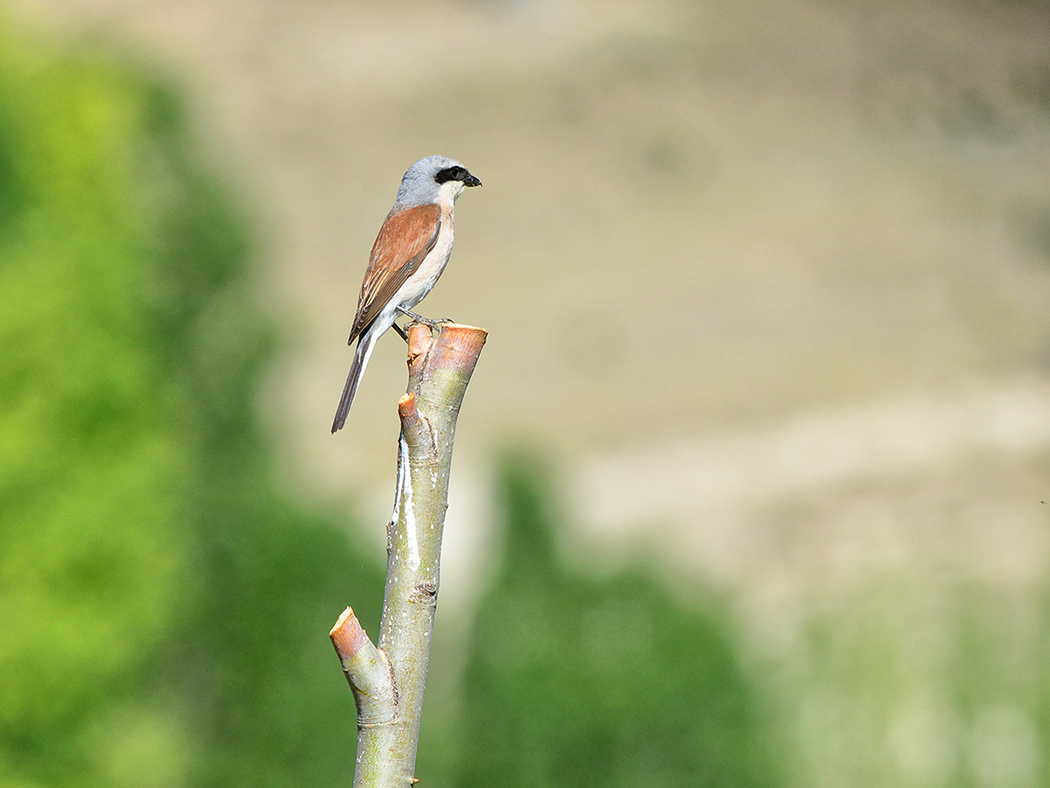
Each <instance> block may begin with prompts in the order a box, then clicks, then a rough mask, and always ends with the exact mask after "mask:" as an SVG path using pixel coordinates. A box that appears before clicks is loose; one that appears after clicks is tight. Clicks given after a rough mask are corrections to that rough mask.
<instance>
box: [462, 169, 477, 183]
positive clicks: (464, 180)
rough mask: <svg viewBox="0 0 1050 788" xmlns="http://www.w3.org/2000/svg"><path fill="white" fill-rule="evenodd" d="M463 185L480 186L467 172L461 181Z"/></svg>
mask: <svg viewBox="0 0 1050 788" xmlns="http://www.w3.org/2000/svg"><path fill="white" fill-rule="evenodd" d="M463 185H464V186H480V185H481V181H479V180H478V179H477V178H475V177H474V176H473V175H471V174H470V173H469V172H468V173H467V177H466V178H464V179H463Z"/></svg>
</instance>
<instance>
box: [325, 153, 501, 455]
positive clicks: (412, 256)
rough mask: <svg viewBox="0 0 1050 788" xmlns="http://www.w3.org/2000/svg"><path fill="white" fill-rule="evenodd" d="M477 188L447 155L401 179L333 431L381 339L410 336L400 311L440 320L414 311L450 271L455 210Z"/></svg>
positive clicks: (366, 292) (375, 256)
mask: <svg viewBox="0 0 1050 788" xmlns="http://www.w3.org/2000/svg"><path fill="white" fill-rule="evenodd" d="M472 186H481V181H480V180H478V179H477V178H476V177H475V176H473V175H472V174H471V173H470V172H469V171H468V170H467V168H466V167H464V166H463V165H462V164H461V163H460V162H458V161H456V160H455V159H450V158H449V157H447V156H426V157H424V158H422V159H420V160H419V161H417V162H416V163H415V164H413V165H412V166H411V167H409V168H408V169H407V170H406V171H405V174H404V176H403V177H402V178H401V186H400V187H399V188H398V190H397V198H396V199H395V200H394V207H393V208H391V209H390V213H388V214H387V216H386V219H385V220H383V225H382V227H380V228H379V235H378V236H376V240H375V244H373V246H372V253H371V255H370V256H369V258H368V267H367V268H366V269H365V280H364V282H363V283H362V285H361V294H360V296H359V297H358V300H357V314H356V315H355V316H354V322H353V326H352V327H351V329H350V338H349V339H348V340H347V344H348V345H353V344H354V340H357V349H356V350H355V351H354V360H353V362H352V363H351V364H350V374H349V375H347V378H346V385H345V386H344V387H343V396H342V397H341V398H340V400H339V408H338V409H337V410H336V412H335V420H334V421H333V422H332V434H333V435H334V434H335V433H336V432H338V431H339V430H340V429H342V428H343V425H344V424H346V417H347V414H348V413H349V412H350V405H351V404H353V401H354V395H355V394H356V393H357V387H358V385H360V383H361V376H362V375H363V374H364V372H365V366H366V365H367V364H368V358H369V356H371V355H372V348H373V347H375V344H376V340H378V339H379V337H380V336H382V335H383V334H384V333H386V330H387V329H388V328H391V327H393V328H394V329H395V330H396V331H397V333H398V334H400V335H401V338H402V339H406V340H407V335H406V334H405V332H404V331H403V330H402V329H401V327H400V326H399V325H398V324H397V323H396V322H395V321H396V319H397V317H398V315H402V314H403V315H406V316H408V317H410V318H412V319H413V320H414V321H417V322H421V323H427V324H430V325H433V324H434V321H428V320H426V319H425V318H421V317H420V316H419V315H417V314H416V313H414V312H412V311H410V310H411V309H412V307H414V306H415V305H416V304H418V303H419V302H420V301H422V300H423V299H424V298H425V297H426V296H427V294H428V293H429V292H430V291H431V290H432V289H433V287H434V285H435V284H436V283H437V280H438V277H440V276H441V274H442V272H443V271H444V270H445V266H446V265H447V264H448V258H449V255H450V254H451V253H452V241H453V237H454V233H453V228H452V218H453V209H454V208H455V205H456V200H458V199H459V196H460V195H461V194H462V193H463V191H464V189H466V188H467V187H472Z"/></svg>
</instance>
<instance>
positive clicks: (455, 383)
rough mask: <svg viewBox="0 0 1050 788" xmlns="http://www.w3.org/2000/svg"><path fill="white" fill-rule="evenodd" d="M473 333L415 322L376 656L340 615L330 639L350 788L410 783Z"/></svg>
mask: <svg viewBox="0 0 1050 788" xmlns="http://www.w3.org/2000/svg"><path fill="white" fill-rule="evenodd" d="M486 336H487V332H486V331H484V330H483V329H480V328H472V327H470V326H460V325H455V324H443V325H441V326H440V327H439V328H438V329H437V330H436V332H433V331H431V329H430V328H428V327H427V326H425V325H422V324H420V323H414V324H412V325H411V326H410V327H409V333H408V391H407V393H406V394H405V395H404V396H403V397H402V398H401V399H400V401H399V402H398V405H397V410H398V415H399V416H400V419H401V438H400V440H399V441H398V457H397V493H396V496H395V500H394V513H393V516H392V517H391V521H390V523H389V525H388V527H387V574H386V593H385V596H384V599H383V619H382V623H381V625H380V631H379V648H376V647H375V646H374V645H373V644H372V642H371V641H370V640H369V639H368V636H367V635H366V634H365V632H364V630H363V629H361V626H360V624H359V623H358V622H357V618H356V617H355V616H354V615H353V611H351V610H350V609H349V608H347V610H346V611H344V613H343V615H342V616H341V617H340V619H339V621H338V622H337V623H336V625H335V627H334V628H333V629H332V632H331V633H330V636H331V638H332V643H333V644H334V645H335V648H336V653H338V654H339V659H340V661H341V662H342V665H343V670H344V672H345V673H346V676H347V680H348V681H349V682H350V688H351V690H353V693H354V701H355V703H356V704H357V719H358V734H357V771H356V773H355V775H354V786H355V788H365V786H367V788H395V787H396V788H406V787H407V786H411V785H413V784H414V783H415V782H417V780H416V779H415V776H414V772H415V763H416V751H417V749H418V746H419V723H420V715H421V712H422V708H423V690H424V688H425V686H426V678H427V668H428V666H429V664H430V641H431V635H432V633H433V630H434V613H435V611H436V609H437V594H438V585H439V579H440V562H441V536H442V532H443V529H444V525H445V510H446V509H447V508H448V479H449V471H450V469H451V467H452V444H453V441H454V439H455V434H456V420H457V418H458V416H459V408H460V405H461V404H462V402H463V395H464V393H465V392H466V388H467V383H469V382H470V376H471V373H472V372H473V371H474V366H475V364H477V361H478V356H479V355H480V354H481V349H482V347H483V346H484V344H485V337H486Z"/></svg>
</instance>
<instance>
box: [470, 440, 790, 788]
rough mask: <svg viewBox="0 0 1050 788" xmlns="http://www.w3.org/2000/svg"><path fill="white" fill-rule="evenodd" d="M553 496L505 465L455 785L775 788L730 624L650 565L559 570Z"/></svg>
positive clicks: (531, 469) (520, 467)
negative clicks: (501, 545)
mask: <svg viewBox="0 0 1050 788" xmlns="http://www.w3.org/2000/svg"><path fill="white" fill-rule="evenodd" d="M546 488H547V485H546V483H545V482H544V480H543V477H542V475H541V474H540V473H539V472H538V470H537V466H536V465H534V464H531V463H529V462H523V461H521V460H515V461H512V462H510V463H509V464H508V465H507V467H506V469H505V471H504V479H503V499H504V506H505V511H506V517H507V529H506V545H505V549H504V557H503V563H502V572H501V574H500V575H499V577H498V578H497V580H496V582H495V584H494V587H493V588H492V590H491V591H490V593H489V594H488V596H487V597H486V599H485V600H484V602H483V603H482V606H481V609H480V611H479V614H478V617H477V621H476V623H475V626H474V631H473V636H472V641H471V646H470V657H469V660H468V665H467V669H466V674H465V678H464V684H465V693H466V699H465V701H464V704H463V712H462V713H463V719H464V721H465V725H466V729H467V730H466V734H465V736H464V739H463V748H462V750H463V751H462V758H461V769H460V779H459V784H460V785H461V786H463V788H472V787H473V786H500V785H508V786H511V785H513V786H518V787H519V788H547V786H573V787H574V788H576V787H578V786H601V787H602V788H615V787H616V786H624V788H626V787H627V786H647V787H649V788H660V787H661V786H676V787H680V786H689V785H695V786H705V788H710V787H711V786H727V787H728V786H734V787H737V788H745V787H747V788H752V787H755V788H757V787H758V786H768V785H772V784H774V782H773V778H772V774H773V772H772V769H771V766H770V762H769V759H768V757H767V753H766V748H765V745H764V743H763V742H764V737H763V735H762V732H761V730H760V725H759V720H758V717H759V707H758V705H757V703H756V699H755V697H756V694H755V692H754V691H753V690H752V688H751V687H750V686H749V685H748V683H747V680H746V678H745V676H744V674H743V673H742V671H741V669H740V667H739V665H738V663H737V660H736V655H735V653H734V651H733V647H732V644H731V641H730V639H729V637H728V635H727V633H726V631H725V628H724V627H723V626H721V625H720V624H719V623H718V621H717V620H716V618H714V617H712V616H710V615H706V614H704V613H702V612H697V611H695V610H691V609H688V608H686V607H685V606H683V605H682V604H680V603H678V602H677V601H675V600H674V599H672V598H671V597H670V596H669V595H668V593H667V592H666V591H665V590H664V589H663V588H661V586H660V585H659V584H658V583H656V582H655V581H654V580H653V579H652V578H651V577H649V576H648V575H647V574H646V573H644V572H642V571H639V570H632V571H628V572H625V573H622V574H620V575H618V576H615V577H611V578H608V579H591V578H587V577H583V576H580V575H577V574H575V573H573V572H571V571H569V570H568V569H567V568H566V567H564V566H563V565H561V563H560V562H559V561H558V560H557V559H556V557H555V553H554V549H553V536H552V534H553V527H554V525H555V523H556V522H557V517H556V516H555V514H554V512H553V510H552V506H551V504H550V502H549V500H548V497H547V495H546V494H545V493H544V492H543V491H544V489H546Z"/></svg>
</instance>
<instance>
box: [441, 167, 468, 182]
mask: <svg viewBox="0 0 1050 788" xmlns="http://www.w3.org/2000/svg"><path fill="white" fill-rule="evenodd" d="M466 177H467V171H466V170H465V169H463V168H462V167H446V168H445V169H443V170H438V172H437V174H436V175H435V176H434V180H435V181H437V182H438V183H447V182H448V181H462V180H465V179H466Z"/></svg>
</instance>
